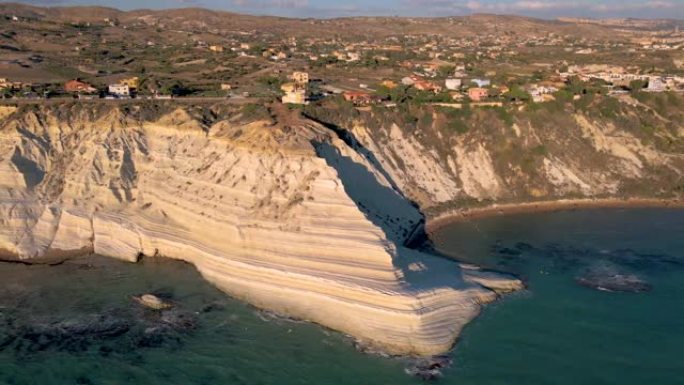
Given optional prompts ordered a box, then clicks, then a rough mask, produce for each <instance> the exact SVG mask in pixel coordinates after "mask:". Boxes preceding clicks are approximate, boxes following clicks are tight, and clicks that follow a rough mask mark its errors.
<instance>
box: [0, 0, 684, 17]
mask: <svg viewBox="0 0 684 385" xmlns="http://www.w3.org/2000/svg"><path fill="white" fill-rule="evenodd" d="M1 5H17V6H20V7H26V8H38V9H77V8H98V9H107V10H112V11H116V12H121V13H132V12H143V11H150V12H158V11H182V10H199V11H211V12H221V13H228V14H233V15H239V16H251V17H272V18H279V19H289V20H336V19H362V18H396V19H425V20H429V19H449V18H459V17H472V16H497V17H520V18H526V19H534V20H544V21H561V22H562V21H564V20H563V19H568V20H592V21H607V20H650V21H676V22H684V18H682V19H680V18H665V17H645V18H639V17H618V16H615V17H579V16H553V17H542V16H531V15H525V14H520V13H491V12H471V13H464V14H452V15H446V16H401V15H397V14H394V15H392V14H378V15H370V14H369V15H361V14H360V15H354V16H329V17H328V16H306V17H304V16H299V17H298V16H281V15H273V14H258V13H249V12H239V11H232V10H227V9H222V8H213V7H206V6H199V5H197V4H192V5H188V6H178V7H160V8H130V9H128V8H123V9H122V8H116V7H113V6H105V5H97V4H92V5H86V4H82V5H49V4H45V5H42V4H30V3H21V2H16V1H4V0H0V6H1Z"/></svg>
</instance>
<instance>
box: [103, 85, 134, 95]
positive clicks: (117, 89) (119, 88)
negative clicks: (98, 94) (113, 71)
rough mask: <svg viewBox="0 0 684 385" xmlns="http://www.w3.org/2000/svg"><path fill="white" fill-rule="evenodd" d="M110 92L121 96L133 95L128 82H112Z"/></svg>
mask: <svg viewBox="0 0 684 385" xmlns="http://www.w3.org/2000/svg"><path fill="white" fill-rule="evenodd" d="M108 91H109V93H110V94H112V95H116V96H119V97H127V96H131V89H130V87H128V84H110V85H109V90H108Z"/></svg>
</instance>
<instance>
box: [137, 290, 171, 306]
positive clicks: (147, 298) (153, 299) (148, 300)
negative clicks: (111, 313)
mask: <svg viewBox="0 0 684 385" xmlns="http://www.w3.org/2000/svg"><path fill="white" fill-rule="evenodd" d="M133 299H134V300H136V301H137V302H138V303H139V304H141V305H143V306H145V307H148V308H150V309H154V310H162V309H169V308H171V304H169V303H166V302H164V301H162V300H161V298H159V297H157V296H156V295H153V294H143V295H141V296H140V297H133Z"/></svg>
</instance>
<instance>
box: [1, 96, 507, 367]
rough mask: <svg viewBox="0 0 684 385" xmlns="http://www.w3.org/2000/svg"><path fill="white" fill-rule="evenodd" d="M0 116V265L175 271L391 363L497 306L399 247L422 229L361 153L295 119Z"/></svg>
mask: <svg viewBox="0 0 684 385" xmlns="http://www.w3.org/2000/svg"><path fill="white" fill-rule="evenodd" d="M89 108H91V109H89ZM3 114H4V116H3V117H2V120H1V121H0V122H1V124H0V157H1V158H0V221H2V226H0V249H2V254H3V256H6V257H7V258H20V259H41V258H53V257H55V256H64V255H70V254H74V253H80V252H91V251H94V252H95V253H98V254H102V255H106V256H111V257H115V258H120V259H124V260H129V261H136V260H137V259H138V258H140V257H141V256H160V257H168V258H174V259H180V260H184V261H187V262H190V263H192V264H194V265H195V266H196V267H197V269H198V270H199V271H200V272H201V274H202V275H203V276H204V277H205V278H206V279H207V280H209V281H210V282H212V283H213V284H215V285H216V286H217V287H219V288H220V289H222V290H224V291H225V292H227V293H228V294H230V295H232V296H234V297H237V298H240V299H242V300H245V301H247V302H249V303H251V304H253V305H255V306H258V307H261V308H266V309H269V310H273V311H276V312H279V313H282V314H285V315H289V316H292V317H297V318H301V319H305V320H310V321H313V322H316V323H320V324H322V325H325V326H327V327H330V328H332V329H336V330H339V331H342V332H344V333H347V334H350V335H352V336H354V337H356V338H357V339H358V340H360V341H361V342H362V343H364V344H367V345H370V346H373V347H376V348H381V349H383V350H385V351H387V352H389V353H396V354H420V355H429V354H437V353H442V352H444V351H446V350H448V349H449V348H450V347H451V346H452V345H453V342H454V340H455V339H456V337H457V335H458V333H459V332H460V330H461V329H462V327H463V326H464V325H465V324H466V323H467V322H469V321H470V320H471V319H472V318H473V317H475V316H476V315H477V313H478V312H479V309H480V305H481V304H482V303H486V302H490V301H492V300H494V299H495V298H496V294H495V293H494V291H492V290H489V289H487V288H485V286H487V282H488V279H489V278H488V277H490V276H489V275H479V276H478V277H477V279H471V278H470V277H469V275H468V274H470V273H467V271H468V270H461V268H460V267H459V266H458V265H457V264H455V263H452V262H450V261H446V260H443V259H440V258H436V257H432V256H429V255H426V254H423V253H420V252H417V251H414V250H409V249H407V248H404V247H402V244H403V242H404V241H405V240H406V239H407V238H408V237H409V236H411V234H412V233H413V231H414V229H415V228H416V227H417V226H419V225H420V222H421V220H422V217H421V214H420V213H419V212H418V211H417V210H416V208H414V206H413V205H411V204H409V203H408V202H407V201H406V200H405V199H404V198H403V197H402V196H401V195H400V193H398V192H397V191H396V190H395V189H394V188H393V186H392V181H391V178H390V177H389V176H386V174H384V173H383V170H381V169H379V168H378V167H377V165H375V164H374V163H373V162H372V161H369V159H368V154H366V153H363V152H360V151H359V150H358V149H354V148H351V147H349V146H348V145H347V144H345V142H344V141H342V140H340V139H338V138H337V137H336V136H335V134H334V133H332V132H330V131H328V130H327V129H326V128H324V127H322V126H320V125H318V124H315V123H312V122H310V121H307V120H303V119H301V118H299V117H297V116H284V117H281V118H282V120H281V119H276V120H277V121H278V123H276V122H275V121H269V120H259V121H251V122H250V121H245V119H241V116H240V114H239V112H238V111H230V110H220V109H217V110H209V111H203V112H202V111H200V112H198V111H197V108H190V107H187V108H186V107H183V108H175V107H169V106H166V107H164V108H157V109H156V110H154V111H153V112H149V111H147V110H145V108H143V107H140V106H137V107H136V106H133V107H126V108H123V107H121V106H108V107H98V108H97V110H93V107H92V106H90V107H88V106H85V105H82V106H79V105H66V106H59V107H57V106H53V107H40V108H39V107H26V108H22V109H19V110H16V111H14V110H12V111H6V112H3ZM207 116H209V118H207ZM283 121H285V122H287V124H284V123H282V122H283ZM464 271H466V273H464ZM501 279H502V278H501V277H491V281H492V282H495V284H496V285H501V282H500V280H501ZM509 280H510V284H511V285H513V286H516V287H519V286H520V282H518V281H517V280H513V279H509ZM36 284H39V283H36Z"/></svg>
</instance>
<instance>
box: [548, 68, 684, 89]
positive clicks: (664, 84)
mask: <svg viewBox="0 0 684 385" xmlns="http://www.w3.org/2000/svg"><path fill="white" fill-rule="evenodd" d="M560 77H561V79H563V80H567V79H569V78H571V77H577V78H579V79H581V80H583V81H590V80H602V81H604V82H605V83H607V84H608V85H609V86H612V87H614V88H619V87H629V86H630V83H631V82H632V81H634V80H641V81H643V82H645V83H646V88H645V91H648V92H665V91H683V90H684V77H682V76H668V75H650V74H640V73H638V69H628V68H625V67H622V66H613V65H607V64H591V65H581V66H580V65H573V66H569V67H568V70H567V71H565V72H562V73H560Z"/></svg>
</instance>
